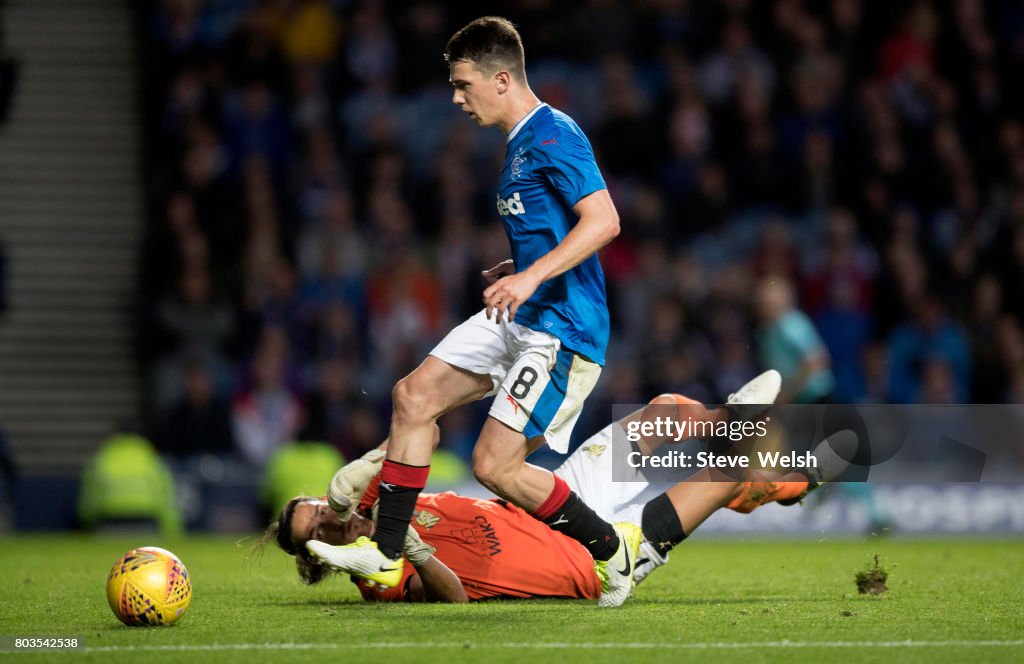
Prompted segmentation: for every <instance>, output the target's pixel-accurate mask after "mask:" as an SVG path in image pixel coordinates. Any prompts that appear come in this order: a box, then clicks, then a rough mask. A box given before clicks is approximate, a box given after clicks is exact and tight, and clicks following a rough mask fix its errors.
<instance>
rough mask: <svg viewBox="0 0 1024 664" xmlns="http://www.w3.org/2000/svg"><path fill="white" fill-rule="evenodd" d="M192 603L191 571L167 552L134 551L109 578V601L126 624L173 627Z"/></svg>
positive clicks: (145, 547)
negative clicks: (189, 572) (189, 573)
mask: <svg viewBox="0 0 1024 664" xmlns="http://www.w3.org/2000/svg"><path fill="white" fill-rule="evenodd" d="M191 601H192V581H191V580H190V579H189V576H188V570H186V569H185V565H184V564H182V562H181V561H180V560H178V557H177V556H175V555H174V554H173V553H171V552H170V551H167V550H166V549H161V548H158V547H155V546H144V547H142V548H139V549H132V550H131V551H129V552H128V553H126V554H124V555H123V556H121V559H120V560H118V561H117V562H116V563H114V567H113V568H112V569H111V570H110V576H108V577H107V602H109V603H110V610H111V611H113V612H114V615H115V616H117V617H118V618H119V619H120V620H121V622H123V623H124V624H125V625H172V624H174V623H176V622H178V620H180V619H181V617H182V616H183V615H185V609H187V608H188V604H189V602H191Z"/></svg>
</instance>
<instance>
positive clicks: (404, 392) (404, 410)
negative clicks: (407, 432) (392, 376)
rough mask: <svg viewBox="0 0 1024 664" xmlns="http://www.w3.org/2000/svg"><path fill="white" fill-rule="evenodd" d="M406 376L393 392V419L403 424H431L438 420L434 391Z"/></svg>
mask: <svg viewBox="0 0 1024 664" xmlns="http://www.w3.org/2000/svg"><path fill="white" fill-rule="evenodd" d="M418 383H419V381H418V380H417V379H416V378H415V376H412V375H410V376H406V377H405V378H403V379H402V380H400V381H398V382H397V383H395V387H394V389H392V390H391V405H392V417H394V418H395V419H398V420H402V421H403V422H430V421H433V420H434V419H435V418H436V415H435V410H436V407H435V405H434V399H433V397H432V394H433V393H432V391H431V390H429V389H427V388H426V387H424V386H421V385H419V384H418Z"/></svg>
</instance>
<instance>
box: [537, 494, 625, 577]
mask: <svg viewBox="0 0 1024 664" xmlns="http://www.w3.org/2000/svg"><path fill="white" fill-rule="evenodd" d="M530 515H531V516H533V518H535V519H537V520H539V521H543V522H544V523H546V524H547V525H548V526H549V527H550V528H551V529H552V530H557V531H558V532H560V533H562V534H563V535H568V536H569V537H571V538H573V539H574V540H576V541H577V542H579V543H580V544H582V545H583V547H584V548H585V549H586V550H587V551H589V552H590V555H591V556H593V558H594V560H608V559H610V558H611V557H612V556H614V555H615V552H616V551H617V550H618V548H619V536H618V535H616V534H615V529H614V528H612V524H610V523H608V522H607V521H605V520H604V519H602V518H601V517H599V516H598V515H597V513H596V512H594V510H592V509H590V508H589V507H587V504H586V503H584V502H583V501H582V500H580V497H579V496H577V495H576V494H575V493H574V492H573V491H571V490H570V489H569V485H568V484H566V483H565V480H563V479H562V478H561V477H559V476H557V475H555V488H554V489H552V491H551V495H550V496H548V497H547V500H545V501H544V502H543V503H541V505H540V507H538V508H537V509H535V510H534V511H533V512H530Z"/></svg>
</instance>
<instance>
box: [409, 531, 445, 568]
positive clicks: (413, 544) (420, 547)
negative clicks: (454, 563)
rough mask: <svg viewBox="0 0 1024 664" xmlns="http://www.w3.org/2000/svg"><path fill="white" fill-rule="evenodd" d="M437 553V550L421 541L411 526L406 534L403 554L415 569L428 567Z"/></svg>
mask: <svg viewBox="0 0 1024 664" xmlns="http://www.w3.org/2000/svg"><path fill="white" fill-rule="evenodd" d="M435 551H437V549H435V548H434V547H433V546H431V545H429V544H427V543H426V542H424V541H423V540H422V539H420V534H419V533H418V532H416V529H415V528H413V527H412V526H409V529H408V530H407V531H406V532H405V542H403V544H402V553H403V554H405V557H406V558H408V559H409V562H410V563H412V566H413V567H423V566H424V565H426V564H427V561H428V560H430V557H431V556H432V555H434V552H435Z"/></svg>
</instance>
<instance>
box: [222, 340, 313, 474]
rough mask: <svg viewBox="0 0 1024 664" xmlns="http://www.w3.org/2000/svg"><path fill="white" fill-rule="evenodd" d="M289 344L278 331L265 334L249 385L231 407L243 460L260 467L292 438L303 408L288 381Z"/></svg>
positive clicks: (299, 424) (302, 420)
mask: <svg viewBox="0 0 1024 664" xmlns="http://www.w3.org/2000/svg"><path fill="white" fill-rule="evenodd" d="M287 362H288V345H287V340H286V337H285V335H284V333H283V332H282V331H280V330H277V331H268V332H265V333H264V336H263V340H262V342H261V343H260V347H259V349H258V350H257V351H256V356H255V357H254V358H253V360H252V372H253V375H252V384H251V385H250V386H249V387H247V388H244V389H243V390H241V391H240V392H239V393H238V394H237V395H236V396H235V401H234V404H233V406H232V419H233V426H234V433H235V438H236V439H237V441H238V447H239V450H240V451H241V453H242V455H243V456H244V457H245V459H246V460H247V461H248V462H249V463H251V464H253V465H254V466H259V467H262V466H263V464H264V463H266V461H267V459H269V458H270V455H271V454H273V453H274V451H275V450H276V449H277V448H279V447H281V446H282V445H285V444H286V443H289V442H291V441H293V440H294V439H295V436H296V434H298V432H299V430H300V428H301V427H302V424H303V422H304V421H305V411H304V408H303V405H302V403H301V401H300V400H299V398H298V396H297V395H296V394H295V393H294V392H293V391H292V389H291V388H290V387H289V386H288V383H287V368H288V365H287Z"/></svg>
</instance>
